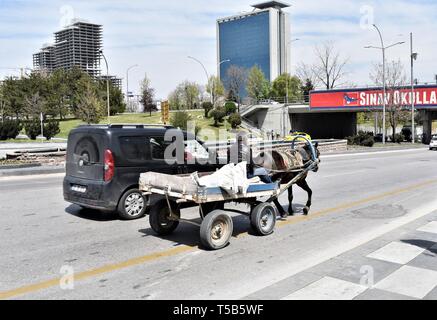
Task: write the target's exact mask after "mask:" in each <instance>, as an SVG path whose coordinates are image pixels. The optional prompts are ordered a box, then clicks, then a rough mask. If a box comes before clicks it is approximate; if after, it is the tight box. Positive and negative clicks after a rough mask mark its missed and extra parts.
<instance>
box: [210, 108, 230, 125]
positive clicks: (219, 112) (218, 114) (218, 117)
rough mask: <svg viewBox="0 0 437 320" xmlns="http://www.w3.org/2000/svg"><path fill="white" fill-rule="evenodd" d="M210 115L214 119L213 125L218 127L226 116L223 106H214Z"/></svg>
mask: <svg viewBox="0 0 437 320" xmlns="http://www.w3.org/2000/svg"><path fill="white" fill-rule="evenodd" d="M210 115H211V117H212V118H213V119H214V127H219V126H220V123H222V122H223V121H224V118H225V117H226V111H225V109H224V108H215V109H214V110H212V111H211V113H210Z"/></svg>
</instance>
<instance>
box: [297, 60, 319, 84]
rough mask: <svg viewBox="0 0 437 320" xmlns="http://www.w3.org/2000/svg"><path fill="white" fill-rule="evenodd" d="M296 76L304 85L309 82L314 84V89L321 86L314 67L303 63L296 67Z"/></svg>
mask: <svg viewBox="0 0 437 320" xmlns="http://www.w3.org/2000/svg"><path fill="white" fill-rule="evenodd" d="M296 76H297V77H298V78H299V79H300V81H301V82H302V83H307V82H308V81H309V82H311V83H312V84H313V86H314V87H316V88H317V87H318V86H319V84H320V80H319V78H318V77H317V76H316V74H315V73H314V70H313V66H312V65H309V64H306V63H304V62H301V63H299V64H298V65H297V67H296Z"/></svg>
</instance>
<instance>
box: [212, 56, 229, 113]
mask: <svg viewBox="0 0 437 320" xmlns="http://www.w3.org/2000/svg"><path fill="white" fill-rule="evenodd" d="M226 62H231V60H230V59H226V60H223V61H220V62H219V64H218V66H217V72H218V74H220V66H221V65H222V64H223V63H226ZM217 79H219V76H217ZM214 95H215V79H213V81H212V88H211V96H212V100H213V102H212V103H213V104H214Z"/></svg>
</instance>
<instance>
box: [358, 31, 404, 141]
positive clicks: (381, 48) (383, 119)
mask: <svg viewBox="0 0 437 320" xmlns="http://www.w3.org/2000/svg"><path fill="white" fill-rule="evenodd" d="M373 27H374V28H375V29H376V31H378V34H379V38H380V40H381V47H373V46H367V47H365V48H366V49H379V50H382V86H383V96H382V105H383V109H382V143H383V144H385V137H386V130H385V127H386V121H385V115H386V107H387V103H386V96H387V88H386V82H385V80H386V79H385V78H386V74H385V51H386V50H387V49H389V48H391V47H394V46H397V45H400V44H404V43H405V42H404V41H402V42H397V43H395V44H392V45H390V46H387V47H385V46H384V39H383V37H382V33H381V31H380V30H379V28H378V26H377V25H376V24H374V25H373Z"/></svg>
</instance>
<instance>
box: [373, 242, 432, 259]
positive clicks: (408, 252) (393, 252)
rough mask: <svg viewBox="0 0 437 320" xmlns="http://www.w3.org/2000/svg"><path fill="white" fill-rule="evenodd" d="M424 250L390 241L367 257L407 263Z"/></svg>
mask: <svg viewBox="0 0 437 320" xmlns="http://www.w3.org/2000/svg"><path fill="white" fill-rule="evenodd" d="M423 252H425V249H424V248H420V247H417V246H414V245H411V244H408V243H401V242H392V243H390V244H388V245H386V246H385V247H382V248H381V249H379V250H376V251H375V252H373V253H371V254H369V255H368V256H367V258H371V259H376V260H382V261H388V262H393V263H398V264H407V263H408V262H410V261H411V260H413V259H415V258H417V257H418V256H419V255H421V254H422V253H423Z"/></svg>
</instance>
